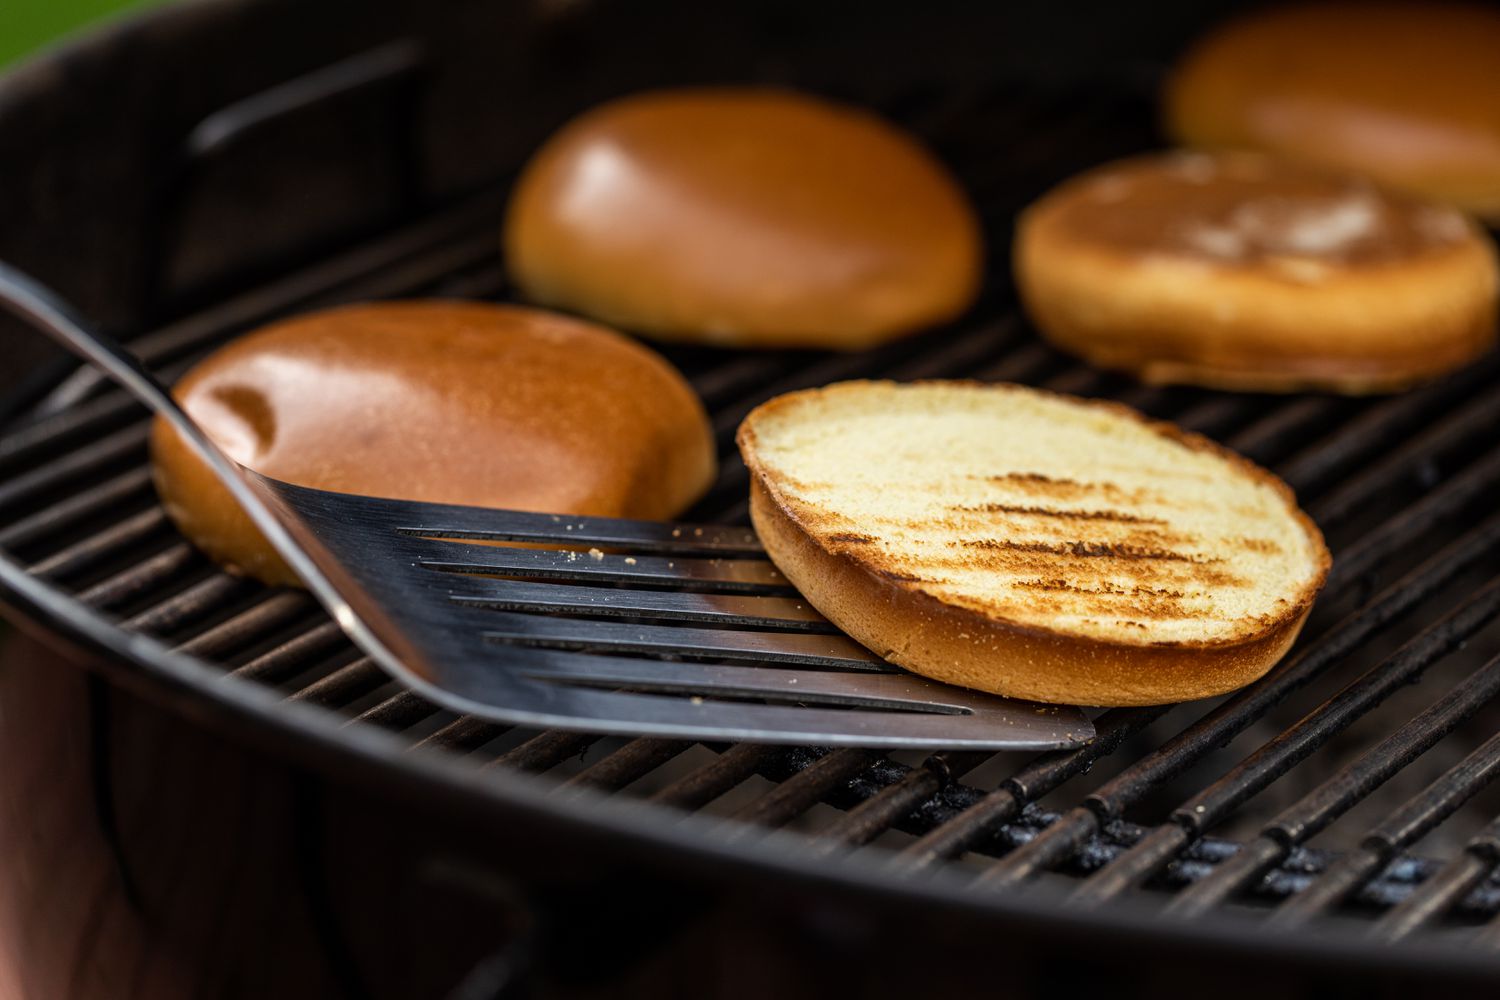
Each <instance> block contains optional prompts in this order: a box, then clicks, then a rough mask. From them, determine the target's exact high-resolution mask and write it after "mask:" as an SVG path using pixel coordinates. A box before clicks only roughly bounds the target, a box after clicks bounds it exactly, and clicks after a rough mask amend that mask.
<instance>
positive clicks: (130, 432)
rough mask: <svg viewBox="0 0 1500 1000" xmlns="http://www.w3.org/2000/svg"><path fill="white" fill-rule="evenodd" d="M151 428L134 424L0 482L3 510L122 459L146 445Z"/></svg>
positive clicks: (32, 500) (39, 497)
mask: <svg viewBox="0 0 1500 1000" xmlns="http://www.w3.org/2000/svg"><path fill="white" fill-rule="evenodd" d="M148 430H149V427H148V425H147V424H146V423H145V422H142V423H139V424H132V425H131V426H129V427H126V428H124V429H122V430H118V431H115V432H114V433H113V434H110V435H108V436H107V437H102V438H100V439H99V440H97V441H94V442H92V443H90V444H86V445H84V446H82V447H81V448H75V449H73V450H72V451H67V452H63V453H62V454H61V455H59V456H58V457H57V458H54V459H53V460H52V461H50V462H47V463H46V464H45V465H41V466H38V467H37V468H35V469H32V470H30V471H28V472H23V473H21V474H20V475H17V476H13V477H12V478H11V479H10V480H9V481H8V482H5V483H0V511H3V510H6V509H8V508H11V507H16V506H19V505H21V504H23V503H26V502H37V501H39V500H40V499H42V498H44V497H45V496H46V494H47V493H49V492H51V491H54V490H58V489H60V488H62V487H63V486H66V485H67V484H69V483H72V482H75V481H77V480H79V479H82V478H84V477H85V476H88V475H90V474H94V473H97V472H98V471H99V470H101V469H105V468H109V467H112V466H116V465H119V464H121V463H123V462H124V461H125V460H126V459H129V458H131V457H133V456H134V455H136V454H137V453H139V452H140V450H141V449H142V448H143V447H145V444H146V433H147V431H148Z"/></svg>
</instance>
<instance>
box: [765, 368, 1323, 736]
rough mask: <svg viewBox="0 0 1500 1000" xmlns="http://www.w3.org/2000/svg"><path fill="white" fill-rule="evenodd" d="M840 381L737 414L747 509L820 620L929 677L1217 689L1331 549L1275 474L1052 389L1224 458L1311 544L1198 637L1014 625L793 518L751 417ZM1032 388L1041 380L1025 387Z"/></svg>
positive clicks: (1232, 678) (1126, 696)
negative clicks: (1253, 604) (1254, 613)
mask: <svg viewBox="0 0 1500 1000" xmlns="http://www.w3.org/2000/svg"><path fill="white" fill-rule="evenodd" d="M861 384H870V385H878V384H879V383H844V384H841V385H837V386H832V387H828V388H827V389H822V390H816V389H815V390H806V391H804V392H799V393H789V394H787V395H785V396H781V397H777V398H776V399H773V400H771V401H769V402H767V403H765V404H762V406H761V407H760V408H758V409H757V410H756V411H753V412H752V413H751V414H750V415H749V416H747V417H746V419H745V422H744V423H743V424H741V426H740V431H739V436H738V441H739V446H740V451H741V454H742V455H743V456H744V458H745V462H746V464H747V465H748V466H749V469H750V474H751V483H750V517H751V521H752V523H753V524H754V526H755V530H756V533H757V534H758V535H759V537H760V540H761V543H762V544H763V545H764V546H765V549H766V552H767V553H768V555H769V556H770V557H771V559H772V561H773V562H774V563H775V564H776V566H777V568H778V569H780V570H781V572H782V574H783V575H784V576H786V578H787V579H788V580H790V581H791V582H792V583H793V584H794V585H795V586H796V587H797V588H798V590H799V591H800V592H801V593H802V595H803V596H805V597H806V598H807V599H808V601H809V603H811V604H812V605H813V606H814V607H815V608H817V609H818V610H819V611H820V612H821V613H822V614H823V615H825V616H826V617H827V618H828V619H829V620H830V621H832V622H834V623H835V624H837V625H838V626H839V627H840V628H841V629H843V630H844V631H845V632H847V633H848V634H849V635H850V636H851V637H852V638H854V639H855V640H856V641H858V642H859V643H861V644H862V645H864V646H866V647H868V648H869V649H871V650H874V651H875V652H877V653H879V654H880V655H882V656H884V657H885V658H886V659H888V660H890V661H891V662H892V663H895V664H898V665H900V666H902V667H905V668H907V669H909V670H912V671H913V672H915V673H919V674H923V675H925V676H927V677H931V678H933V679H934V680H939V681H944V682H947V683H951V684H958V685H961V686H963V687H968V688H974V689H977V690H981V691H989V692H992V693H995V694H999V695H1004V696H1007V697H1013V698H1023V699H1028V700H1032V701H1041V702H1050V703H1059V704H1073V705H1098V706H1129V705H1156V704H1165V703H1170V702H1179V701H1190V700H1194V699H1197V698H1207V697H1212V696H1214V695H1219V694H1223V693H1225V692H1228V691H1233V690H1235V689H1237V688H1240V687H1243V686H1244V685H1246V684H1249V683H1250V682H1252V681H1254V680H1256V679H1257V678H1259V677H1261V676H1263V675H1264V674H1265V673H1266V672H1267V671H1268V670H1270V669H1271V667H1273V666H1274V665H1275V664H1276V663H1277V662H1278V661H1279V660H1280V659H1281V658H1282V657H1283V656H1284V655H1285V654H1286V652H1287V650H1288V649H1289V648H1290V647H1291V645H1292V643H1293V642H1294V641H1295V640H1296V638H1297V635H1298V633H1299V632H1300V631H1301V629H1302V626H1303V624H1304V623H1305V622H1306V620H1307V616H1308V614H1309V613H1310V612H1311V611H1312V607H1313V602H1314V600H1315V599H1316V597H1317V594H1318V592H1319V591H1320V590H1321V589H1322V586H1323V583H1324V581H1325V580H1326V579H1327V575H1328V571H1329V569H1330V567H1331V566H1332V558H1331V556H1330V555H1329V552H1328V549H1327V547H1326V546H1325V545H1324V542H1323V536H1322V532H1321V531H1319V529H1318V527H1317V525H1316V524H1315V523H1314V522H1313V521H1312V519H1311V518H1309V517H1308V516H1307V514H1306V513H1304V512H1303V511H1302V510H1301V509H1300V508H1299V507H1298V506H1297V502H1296V497H1295V495H1294V494H1293V493H1292V491H1291V489H1290V487H1288V486H1287V485H1286V484H1285V483H1284V482H1282V481H1281V480H1280V479H1279V478H1277V477H1276V476H1275V475H1273V474H1271V473H1270V472H1268V471H1267V470H1265V469H1263V468H1261V467H1260V466H1258V465H1256V464H1254V463H1253V462H1250V461H1249V460H1247V459H1245V458H1244V457H1243V456H1241V455H1239V454H1237V453H1235V452H1233V451H1231V450H1229V449H1227V448H1224V447H1223V446H1221V445H1219V444H1218V443H1216V442H1214V441H1211V440H1209V439H1208V438H1205V437H1203V436H1201V435H1198V434H1194V433H1191V432H1189V431H1185V430H1183V429H1181V428H1179V427H1177V426H1175V425H1173V424H1169V423H1165V422H1160V421H1155V420H1151V419H1149V418H1147V417H1145V416H1143V415H1142V414H1140V413H1138V412H1137V411H1135V410H1132V409H1130V408H1128V407H1125V406H1123V405H1120V404H1116V403H1111V402H1105V401H1097V400H1086V399H1076V398H1075V397H1070V396H1063V395H1062V394H1056V393H1046V394H1047V395H1051V396H1054V397H1058V396H1060V397H1061V398H1064V399H1070V400H1073V401H1075V402H1078V403H1081V404H1083V405H1085V406H1089V407H1092V408H1095V409H1098V410H1100V411H1102V412H1105V413H1108V414H1110V415H1112V416H1115V417H1121V418H1125V419H1129V420H1133V421H1137V422H1139V423H1141V424H1143V425H1145V426H1147V427H1149V428H1150V429H1151V430H1152V431H1154V432H1155V433H1158V434H1161V435H1164V436H1166V437H1168V438H1170V439H1172V440H1174V441H1177V442H1178V443H1180V444H1182V445H1184V446H1185V447H1187V448H1190V449H1193V450H1196V451H1205V452H1208V453H1210V454H1213V455H1216V456H1219V457H1221V458H1223V459H1224V460H1225V461H1227V462H1229V463H1230V465H1231V466H1233V468H1234V469H1235V470H1236V472H1237V473H1238V474H1241V475H1244V476H1246V477H1248V478H1251V479H1254V480H1257V481H1259V482H1261V483H1264V484H1266V485H1268V486H1270V487H1271V488H1272V489H1273V490H1274V491H1275V492H1276V493H1277V494H1278V495H1279V496H1280V497H1281V499H1282V500H1283V501H1284V502H1285V504H1286V507H1287V510H1288V512H1289V513H1290V514H1291V515H1292V516H1293V518H1294V519H1295V520H1296V522H1297V523H1298V524H1299V525H1300V526H1301V529H1302V531H1303V532H1305V534H1306V537H1307V538H1308V539H1309V541H1310V542H1311V543H1312V549H1313V552H1314V554H1315V555H1314V558H1315V560H1316V563H1315V565H1314V567H1313V574H1312V578H1311V581H1310V583H1309V584H1308V585H1307V586H1306V587H1305V588H1303V589H1302V590H1301V591H1300V592H1299V593H1297V594H1295V595H1289V598H1290V599H1289V600H1288V601H1287V602H1286V603H1285V605H1284V606H1282V607H1281V609H1280V610H1279V611H1278V612H1277V613H1276V614H1275V615H1272V616H1268V617H1260V618H1257V619H1255V620H1253V621H1245V622H1243V623H1241V627H1240V628H1239V629H1238V630H1237V631H1236V632H1235V633H1234V634H1233V635H1230V636H1228V637H1225V638H1222V639H1214V640H1203V641H1191V640H1190V641H1171V640H1160V639H1158V640H1152V639H1151V638H1150V637H1149V635H1148V636H1145V637H1142V638H1141V639H1139V640H1135V641H1131V640H1130V639H1129V638H1127V637H1121V638H1119V639H1108V640H1106V639H1100V638H1095V637H1091V636H1085V635H1080V634H1077V633H1072V632H1066V631H1062V630H1058V629H1054V628H1049V627H1045V626H1037V625H1034V624H1029V623H1022V622H1017V621H1012V620H1007V619H1006V618H1003V617H999V616H996V615H994V614H986V613H984V612H982V611H977V610H973V609H969V608H966V607H962V606H959V605H957V604H953V603H949V602H947V601H944V600H941V599H939V598H938V597H936V596H933V595H932V594H929V593H925V592H923V591H922V589H921V587H920V584H918V583H913V582H911V581H909V580H906V579H903V578H902V577H901V574H899V573H892V572H889V571H885V572H882V568H881V566H880V565H879V563H878V561H871V559H870V557H869V551H870V550H869V548H868V547H867V546H858V547H846V548H843V549H832V548H830V547H829V546H827V545H825V544H823V543H822V542H821V541H820V539H819V537H818V528H817V527H815V526H814V525H813V524H812V523H810V522H809V521H808V520H807V519H805V518H804V517H802V516H799V514H798V512H797V504H796V503H794V502H791V501H790V499H789V498H788V497H787V496H786V495H785V494H784V493H783V491H782V488H781V485H780V479H779V477H778V476H777V475H776V474H775V473H773V472H771V471H769V470H767V469H766V468H765V467H764V466H763V465H762V464H761V462H760V461H759V452H758V448H757V442H756V432H755V426H754V425H755V422H756V420H757V419H758V418H759V417H760V416H763V415H764V414H765V413H766V412H767V411H768V410H773V409H775V408H778V407H784V406H788V405H792V404H793V403H794V402H795V401H796V399H797V398H798V397H802V396H806V395H808V394H815V393H820V392H827V391H833V390H837V391H849V387H852V386H857V385H861ZM1028 391H1034V392H1042V391H1041V390H1028Z"/></svg>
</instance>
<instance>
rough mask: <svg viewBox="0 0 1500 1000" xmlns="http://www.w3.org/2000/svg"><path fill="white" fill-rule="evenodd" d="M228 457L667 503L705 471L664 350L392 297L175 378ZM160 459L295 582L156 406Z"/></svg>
mask: <svg viewBox="0 0 1500 1000" xmlns="http://www.w3.org/2000/svg"><path fill="white" fill-rule="evenodd" d="M173 392H174V395H175V396H176V397H177V399H178V401H179V402H181V403H182V405H183V406H184V407H185V408H186V409H187V411H188V413H189V414H191V415H192V416H193V417H194V419H195V420H197V421H198V423H199V424H200V425H202V426H203V428H204V430H205V431H206V432H207V433H208V434H209V436H210V437H211V438H213V439H214V441H215V442H216V443H217V444H219V446H220V447H221V448H223V449H224V450H225V451H226V452H227V453H228V454H229V456H230V457H231V458H233V459H235V460H236V461H239V462H240V463H241V464H243V465H246V466H247V467H249V468H251V469H254V470H255V471H257V472H261V473H264V474H265V475H268V476H271V477H273V478H277V479H282V480H285V481H287V482H291V483H296V484H299V485H303V486H312V487H317V488H321V489H328V490H335V491H339V492H347V493H358V494H363V495H366V496H381V497H391V498H394V499H404V500H421V501H430V502H439V503H457V504H470V505H475V506H487V507H507V508H512V509H521V510H538V511H547V512H555V513H572V514H597V515H603V516H614V517H633V518H648V519H661V518H668V517H673V516H675V515H677V514H680V513H681V512H682V511H683V510H684V509H685V508H686V507H688V506H689V505H690V504H691V503H692V502H693V501H694V500H696V499H697V498H698V497H699V496H701V495H702V494H703V492H704V491H705V490H706V489H707V488H708V485H709V483H710V482H711V481H712V479H713V475H714V467H715V460H714V449H713V438H712V432H711V430H710V428H709V425H708V418H707V415H706V414H705V413H704V410H703V405H702V403H701V402H699V400H698V398H697V396H696V395H695V394H694V393H693V391H692V388H691V387H690V386H689V385H688V384H687V383H686V381H684V380H683V378H682V376H681V375H679V374H678V373H677V371H676V370H675V369H673V368H672V367H671V366H670V365H668V364H667V363H666V361H664V360H663V359H662V358H661V357H659V356H658V355H657V354H655V353H654V352H652V351H650V350H648V349H647V348H645V347H642V346H641V345H640V344H637V343H635V342H634V341H631V340H629V339H627V338H625V337H622V336H620V335H619V334H617V333H614V332H613V331H610V330H607V329H605V328H603V327H599V326H595V325H593V324H591V323H585V322H582V321H579V320H575V319H571V318H568V317H565V316H557V315H554V314H550V313H546V312H543V311H541V310H536V309H526V308H520V307H515V306H500V305H490V304H485V303H464V302H438V301H431V302H386V303H374V304H370V305H358V306H348V307H344V308H340V309H332V310H328V311H325V312H318V313H310V314H308V315H304V316H298V317H295V318H292V319H288V320H284V321H282V322H279V323H276V324H273V325H271V326H267V327H264V328H262V329H260V330H257V331H255V332H253V333H250V334H247V335H246V336H244V337H242V338H240V339H238V340H236V341H234V342H232V343H230V344H229V345H227V346H225V347H223V348H221V349H220V350H219V351H217V352H215V353H214V354H212V355H210V356H209V357H208V358H206V359H204V360H203V361H201V362H200V363H199V364H198V365H197V366H195V367H194V368H193V369H192V370H191V371H190V372H188V374H187V375H186V376H184V377H183V379H182V380H181V381H180V382H179V383H178V384H177V386H176V387H175V388H174V390H173ZM151 450H152V462H153V473H154V476H155V480H156V486H157V491H158V492H159V493H160V495H161V498H162V502H163V505H164V506H165V507H166V510H167V513H168V514H169V515H170V516H171V518H172V519H173V521H174V522H176V524H177V526H178V527H179V528H180V529H181V530H182V531H183V533H184V534H186V535H187V536H188V537H189V538H191V539H193V541H194V542H196V543H197V544H198V545H199V547H200V548H202V549H203V550H204V551H205V552H207V553H208V555H210V556H211V557H213V558H214V559H215V560H217V561H219V562H220V563H223V564H224V565H226V566H227V567H228V568H230V569H232V570H234V571H236V572H243V573H247V574H249V575H251V576H255V577H258V578H260V579H261V580H264V581H266V582H268V583H276V584H294V585H295V584H296V583H297V580H296V578H295V576H293V574H292V573H291V570H290V569H289V568H288V567H287V566H286V565H285V563H284V562H282V560H281V558H280V557H279V556H278V555H277V554H276V553H275V551H274V550H272V549H271V548H270V546H269V544H268V543H267V542H266V541H265V540H264V538H262V537H261V535H260V533H259V532H258V531H257V530H256V529H255V527H254V526H253V525H252V524H251V523H250V520H249V518H247V517H246V516H245V515H244V514H243V513H242V512H241V511H240V509H239V508H238V507H237V506H236V505H235V504H234V502H233V501H232V500H231V499H230V497H229V495H228V493H227V491H225V489H224V488H223V486H222V485H221V484H220V483H219V481H218V480H217V479H215V478H214V476H213V474H212V473H211V472H210V471H209V470H208V468H207V466H206V465H204V463H203V462H202V461H201V460H200V459H199V458H198V457H197V455H196V454H195V453H194V452H193V451H192V450H191V449H190V448H189V447H188V445H187V443H186V442H185V441H184V440H183V439H182V438H181V437H179V436H178V435H177V433H176V432H175V431H174V430H172V428H171V427H170V426H169V425H167V424H166V423H165V422H164V421H161V420H158V421H157V422H156V423H155V425H154V426H153V428H152V437H151Z"/></svg>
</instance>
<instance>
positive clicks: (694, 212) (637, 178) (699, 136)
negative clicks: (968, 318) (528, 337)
mask: <svg viewBox="0 0 1500 1000" xmlns="http://www.w3.org/2000/svg"><path fill="white" fill-rule="evenodd" d="M505 254H506V261H507V265H508V267H509V269H510V271H511V274H512V275H513V277H514V278H515V280H516V283H517V284H518V285H519V286H520V287H521V289H522V290H523V291H524V292H525V293H526V295H527V296H528V297H530V298H531V299H532V300H533V301H535V302H538V303H541V304H543V305H549V306H556V307H559V308H564V309H569V310H573V311H576V312H580V313H583V314H585V315H588V316H593V317H595V318H597V319H600V320H603V321H605V322H608V323H611V324H614V325H617V326H620V327H621V328H623V329H626V330H630V331H631V332H635V333H641V334H645V335H649V336H652V337H656V338H658V339H662V340H674V341H686V342H693V343H702V344H713V345H721V346H732V347H808V348H829V349H834V350H856V349H859V348H864V347H869V346H871V345H873V344H878V343H881V342H883V341H887V340H890V339H892V338H895V337H899V336H902V335H904V334H908V333H913V332H915V331H918V330H921V329H923V328H925V327H929V326H932V325H934V324H936V323H941V322H943V321H945V320H949V319H952V318H953V317H955V316H957V315H958V314H960V313H962V312H963V311H964V310H965V309H967V308H968V307H969V305H970V303H971V302H972V301H973V300H974V296H975V295H976V294H977V293H978V289H979V279H980V264H981V260H980V258H981V250H980V233H979V223H978V221H977V219H976V217H975V214H974V211H973V210H972V209H971V208H970V206H969V202H968V199H967V197H966V196H965V195H964V193H963V191H962V190H961V189H960V188H959V186H958V183H957V182H956V181H955V180H954V179H953V177H952V175H951V174H949V172H948V171H947V170H946V169H945V168H944V167H943V166H942V164H941V163H939V162H938V160H937V159H936V158H935V157H934V156H933V155H932V154H931V153H929V152H928V151H927V150H926V149H924V148H923V147H922V146H921V145H920V144H919V143H918V142H917V141H916V139H914V138H913V137H911V136H910V135H908V134H906V133H904V132H902V131H901V130H900V129H898V128H896V127H895V126H893V125H891V124H889V123H888V122H886V121H884V120H882V119H880V118H878V117H876V116H875V115H873V114H870V113H869V112H866V111H861V110H859V109H857V108H853V107H848V106H845V105H841V104H836V103H834V102H832V101H827V100H823V99H821V98H816V97H812V96H808V95H804V94H798V93H794V92H791V91H786V90H777V89H771V88H762V87H704V88H687V89H681V90H666V91H655V92H650V93H644V94H637V95H635V96H632V97H626V98H623V99H620V100H616V101H612V102H610V103H608V104H605V105H602V106H600V107H598V108H595V109H594V110H592V111H590V112H588V113H587V114H584V115H583V116H581V117H580V118H578V119H576V120H574V121H573V122H571V123H569V124H568V125H567V126H565V127H564V128H563V129H562V130H561V131H559V132H558V133H557V134H556V135H555V136H553V137H552V139H550V140H549V141H548V142H547V143H546V145H544V146H543V147H542V148H541V150H540V151H538V152H537V154H536V155H535V156H534V157H533V158H532V160H531V162H530V163H528V164H527V166H526V168H525V170H524V171H523V172H522V175H521V177H520V179H519V180H518V181H517V183H516V188H515V192H514V194H513V196H512V199H511V204H510V209H509V212H508V214H507V217H506V222H505Z"/></svg>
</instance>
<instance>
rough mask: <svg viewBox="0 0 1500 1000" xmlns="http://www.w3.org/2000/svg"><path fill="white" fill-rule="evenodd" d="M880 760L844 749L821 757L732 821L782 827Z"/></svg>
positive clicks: (873, 753) (871, 754) (872, 753)
mask: <svg viewBox="0 0 1500 1000" xmlns="http://www.w3.org/2000/svg"><path fill="white" fill-rule="evenodd" d="M880 759H881V754H880V753H878V752H877V751H874V750H864V749H844V750H834V751H832V752H831V753H825V754H823V755H822V756H821V757H819V758H818V759H817V760H816V761H814V762H813V763H811V764H809V765H807V766H806V767H803V768H801V769H800V770H798V771H797V772H796V773H795V774H793V775H792V776H791V777H789V778H787V779H786V780H785V781H783V782H781V783H780V784H779V785H777V786H776V787H775V788H773V789H771V790H770V791H768V792H766V794H764V795H762V796H761V797H760V798H758V799H756V800H755V801H754V802H750V803H748V804H746V805H745V806H743V807H742V808H740V809H739V810H737V811H736V812H735V814H734V819H735V820H737V821H739V822H741V823H745V824H747V825H748V824H754V825H756V826H760V827H778V826H782V825H784V824H786V823H787V822H789V821H790V820H792V819H793V818H794V817H796V816H800V815H801V814H802V813H804V812H806V811H807V810H808V809H810V808H812V807H813V806H814V805H816V804H817V803H818V802H819V801H821V800H822V798H823V797H824V796H825V795H827V794H828V793H829V791H831V790H832V789H833V788H835V787H836V786H838V785H842V784H844V783H846V782H847V781H849V780H850V779H851V778H853V777H854V776H855V775H857V774H859V773H860V772H861V771H863V770H864V769H865V768H867V767H869V766H870V765H871V764H874V763H875V762H876V761H878V760H880Z"/></svg>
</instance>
